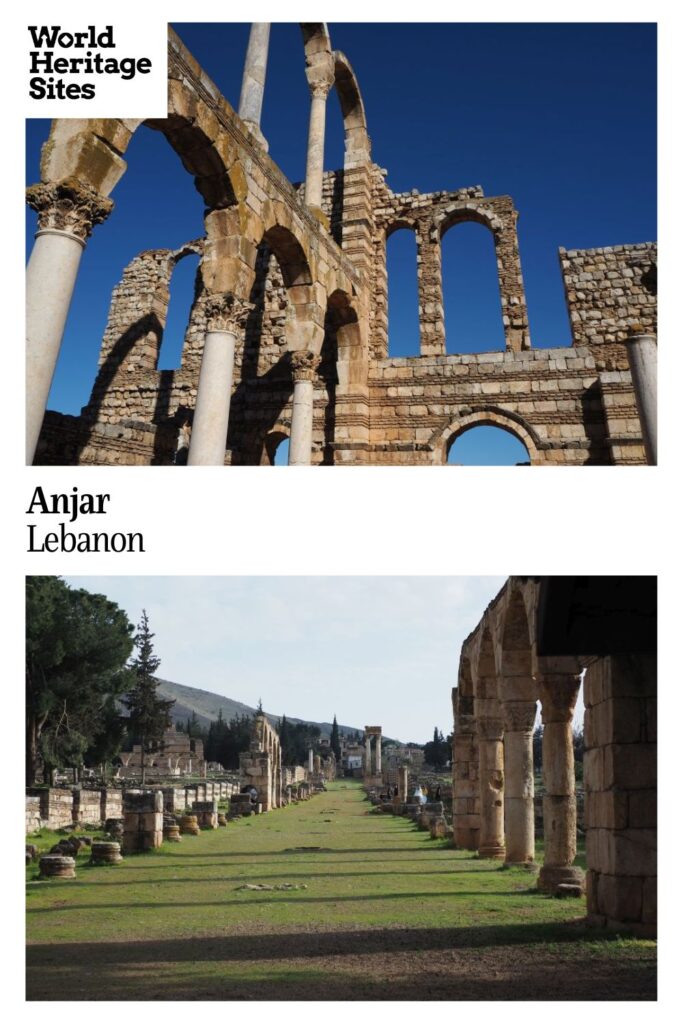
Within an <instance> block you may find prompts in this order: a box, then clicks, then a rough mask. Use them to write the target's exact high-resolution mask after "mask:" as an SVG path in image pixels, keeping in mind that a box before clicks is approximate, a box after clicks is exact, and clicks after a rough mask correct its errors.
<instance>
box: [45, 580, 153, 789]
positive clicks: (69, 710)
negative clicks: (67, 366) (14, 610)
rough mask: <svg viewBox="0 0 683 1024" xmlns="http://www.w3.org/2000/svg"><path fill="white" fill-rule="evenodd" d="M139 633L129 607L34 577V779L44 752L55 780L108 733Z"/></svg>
mask: <svg viewBox="0 0 683 1024" xmlns="http://www.w3.org/2000/svg"><path fill="white" fill-rule="evenodd" d="M132 633H133V626H132V625H131V623H130V622H129V621H128V617H127V615H126V613H125V612H124V611H123V610H122V609H121V608H119V607H118V605H116V604H115V603H114V602H113V601H109V600H108V599H107V598H106V597H105V596H104V595H103V594H91V593H90V592H89V591H87V590H82V589H79V590H76V589H73V588H71V587H69V586H68V585H67V584H66V583H65V582H64V581H63V580H62V579H60V578H59V577H58V576H31V577H29V578H28V579H27V581H26V781H27V784H28V785H34V784H35V781H36V774H37V769H38V761H39V758H40V757H41V755H42V758H43V765H44V776H45V777H47V778H49V777H50V776H51V773H52V771H53V770H54V768H58V767H66V766H74V767H80V764H81V763H82V760H83V757H84V755H85V754H86V751H87V750H88V748H89V746H92V745H93V744H96V743H99V742H100V741H101V740H102V739H103V734H104V732H105V731H106V730H107V729H108V728H109V726H110V725H111V724H112V718H111V712H112V708H113V707H116V698H117V697H118V696H120V695H121V694H122V693H123V692H125V690H126V688H127V686H128V683H129V674H128V670H127V667H126V662H127V661H128V658H129V656H130V653H131V651H132V649H133V638H132ZM116 752H117V751H114V753H116ZM110 753H111V752H110ZM111 756H113V754H111Z"/></svg>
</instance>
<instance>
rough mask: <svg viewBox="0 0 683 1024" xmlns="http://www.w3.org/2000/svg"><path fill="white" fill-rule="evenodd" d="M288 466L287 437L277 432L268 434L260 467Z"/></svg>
mask: <svg viewBox="0 0 683 1024" xmlns="http://www.w3.org/2000/svg"><path fill="white" fill-rule="evenodd" d="M288 464H289V437H288V436H287V435H286V434H282V433H280V432H279V431H274V432H273V433H272V434H268V436H267V437H266V442H265V445H264V451H263V457H262V460H261V465H265V466H287V465H288Z"/></svg>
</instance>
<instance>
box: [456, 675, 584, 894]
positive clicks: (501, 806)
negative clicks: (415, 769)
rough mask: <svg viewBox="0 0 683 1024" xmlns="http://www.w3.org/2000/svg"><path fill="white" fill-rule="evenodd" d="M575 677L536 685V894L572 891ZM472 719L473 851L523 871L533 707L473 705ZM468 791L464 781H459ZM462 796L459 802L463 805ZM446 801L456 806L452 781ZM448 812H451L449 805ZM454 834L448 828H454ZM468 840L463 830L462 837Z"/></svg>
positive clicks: (529, 817) (577, 875) (530, 851)
mask: <svg viewBox="0 0 683 1024" xmlns="http://www.w3.org/2000/svg"><path fill="white" fill-rule="evenodd" d="M579 685H580V677H579V676H577V675H564V676H550V677H546V678H544V679H543V680H542V681H541V683H540V697H541V718H542V722H543V727H544V731H543V783H544V787H545V796H544V798H543V831H544V846H545V856H544V864H543V867H542V869H541V872H540V875H539V888H541V889H542V890H544V891H554V890H555V888H556V886H557V885H558V884H559V883H562V882H570V883H576V882H580V881H581V879H582V872H581V871H580V870H579V869H577V868H574V867H573V866H572V865H573V862H574V858H575V857H576V794H575V783H574V745H573V736H572V718H573V713H574V708H575V706H576V700H577V696H578V692H579ZM481 705H482V710H483V711H485V712H486V713H482V712H481V711H480V713H479V714H477V716H476V735H477V747H478V761H479V833H478V850H479V854H480V856H482V857H492V858H496V859H501V860H503V859H504V860H505V861H506V862H507V863H509V864H528V863H531V862H532V861H533V860H534V839H535V837H534V770H533V729H534V721H535V716H536V702H535V701H503V702H502V703H500V704H498V705H497V707H496V702H494V701H492V700H491V699H488V700H485V701H482V702H481ZM463 785H464V786H468V785H469V780H467V779H463ZM469 795H470V794H469V789H468V790H467V798H469ZM453 796H454V800H456V801H457V800H459V799H460V792H459V779H458V777H457V776H456V777H455V778H454V793H453ZM454 806H455V805H454ZM454 827H455V821H454ZM466 831H467V832H468V833H469V832H470V830H469V829H468V830H466Z"/></svg>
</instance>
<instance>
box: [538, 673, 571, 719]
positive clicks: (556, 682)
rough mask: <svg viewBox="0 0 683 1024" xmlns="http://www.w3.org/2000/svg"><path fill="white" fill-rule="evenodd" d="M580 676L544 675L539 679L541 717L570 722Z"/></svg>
mask: <svg viewBox="0 0 683 1024" xmlns="http://www.w3.org/2000/svg"><path fill="white" fill-rule="evenodd" d="M580 685H581V677H580V676H576V675H566V676H564V675H563V676H544V677H543V678H542V679H541V680H540V695H541V718H542V720H543V724H544V725H547V723H548V722H571V720H572V718H573V717H574V708H575V707H576V698H577V697H578V695H579V686H580Z"/></svg>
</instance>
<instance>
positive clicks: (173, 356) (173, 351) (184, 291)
mask: <svg viewBox="0 0 683 1024" xmlns="http://www.w3.org/2000/svg"><path fill="white" fill-rule="evenodd" d="M198 267H199V255H198V254H197V253H194V252H191V253H188V254H187V256H183V257H181V258H180V259H179V260H178V262H177V263H176V265H175V267H174V268H173V273H172V275H171V280H170V281H169V301H168V310H167V312H166V325H165V327H164V333H163V336H162V339H161V348H160V350H159V360H158V363H157V369H158V370H177V369H179V367H180V362H181V359H182V355H183V343H184V341H185V332H186V330H187V325H188V322H189V319H190V311H191V309H192V303H193V302H194V297H195V287H196V281H197V268H198Z"/></svg>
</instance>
